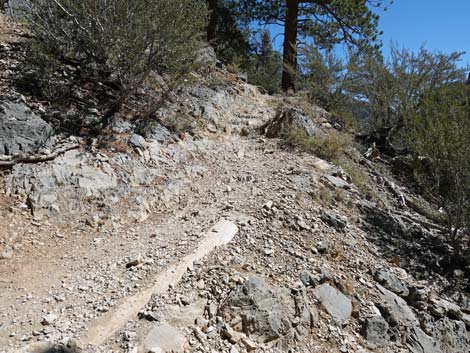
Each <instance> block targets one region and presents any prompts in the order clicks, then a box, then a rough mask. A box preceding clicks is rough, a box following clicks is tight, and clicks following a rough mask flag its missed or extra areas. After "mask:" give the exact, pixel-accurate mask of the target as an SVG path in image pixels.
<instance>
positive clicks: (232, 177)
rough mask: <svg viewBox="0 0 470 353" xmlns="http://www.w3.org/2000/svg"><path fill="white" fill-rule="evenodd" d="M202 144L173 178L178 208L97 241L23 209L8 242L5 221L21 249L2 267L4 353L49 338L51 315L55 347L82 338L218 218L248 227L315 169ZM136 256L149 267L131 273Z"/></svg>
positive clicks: (229, 142)
mask: <svg viewBox="0 0 470 353" xmlns="http://www.w3.org/2000/svg"><path fill="white" fill-rule="evenodd" d="M203 145H204V147H203V149H204V152H202V154H201V155H200V156H198V157H199V158H195V159H194V160H193V162H192V163H191V164H188V165H185V166H184V167H183V169H182V170H180V171H179V172H178V173H177V174H178V175H176V176H175V179H177V180H179V188H178V196H175V202H173V206H172V208H170V209H168V208H167V209H165V210H164V211H162V212H156V213H154V214H152V215H151V216H150V217H149V218H148V219H147V220H146V221H145V222H142V223H140V224H132V225H118V226H117V227H116V229H113V230H111V231H105V232H101V233H100V232H98V231H97V230H91V229H90V228H89V227H87V228H85V229H67V228H64V227H63V226H60V225H55V224H53V223H52V222H47V221H46V222H44V223H37V222H36V221H34V220H33V219H32V218H31V216H29V215H27V211H22V212H21V211H18V209H17V208H15V210H14V212H13V215H11V213H10V214H9V211H4V213H3V217H2V220H1V222H2V225H4V226H3V227H2V228H1V229H2V231H1V233H2V234H4V235H5V234H10V233H9V231H8V230H7V229H8V222H10V223H12V224H15V227H14V228H15V232H17V233H18V237H20V238H22V247H21V248H20V249H19V250H18V255H15V256H14V257H13V258H12V259H10V260H8V261H2V262H0V273H2V280H1V282H0V293H2V300H1V302H0V313H1V316H2V318H1V322H2V324H0V346H2V347H8V346H13V347H14V346H19V345H21V344H23V343H20V342H22V341H24V343H26V342H27V341H30V340H34V339H35V335H43V333H42V331H43V329H44V325H43V324H42V323H41V321H42V318H43V317H44V316H46V315H47V314H49V313H52V314H53V315H54V317H57V322H55V323H54V325H53V327H54V329H52V327H51V330H49V331H52V332H50V333H48V334H47V337H48V338H52V339H54V338H56V337H57V338H59V337H64V336H75V335H76V334H78V333H80V332H81V331H83V330H84V329H85V327H86V326H87V324H88V322H89V320H90V319H91V318H93V317H94V316H99V315H101V314H102V313H104V312H107V311H108V310H110V308H112V307H113V306H114V305H115V304H116V303H117V302H118V301H119V300H120V299H121V298H122V297H127V296H130V295H132V294H133V293H136V292H137V291H138V290H139V288H142V287H148V286H151V285H152V283H151V281H149V280H148V279H151V278H153V277H154V276H155V274H158V273H159V271H160V270H161V269H162V268H164V267H165V266H167V265H168V264H169V263H173V262H174V260H175V259H178V258H182V257H183V256H184V255H185V254H186V253H188V251H191V249H192V248H193V247H194V246H195V244H197V242H198V237H199V236H200V234H201V233H202V232H203V230H204V229H208V228H210V225H211V224H214V223H215V222H216V221H218V220H219V219H220V218H227V219H229V220H232V221H234V222H236V223H239V222H246V221H247V219H249V218H250V217H252V216H253V214H254V213H256V212H257V211H258V209H259V207H260V206H262V205H263V204H264V203H265V202H267V201H268V200H270V199H272V198H274V197H275V196H276V194H277V193H278V190H279V189H281V190H282V189H284V190H285V191H286V192H290V190H289V187H288V186H287V185H283V184H284V182H285V180H283V179H285V178H286V176H285V175H284V173H280V170H281V169H282V170H284V171H288V170H290V171H293V172H294V173H295V171H300V172H301V173H302V171H303V172H306V173H308V174H309V175H310V172H309V170H310V171H313V170H314V169H312V168H313V163H314V161H315V160H316V158H315V157H312V156H307V155H305V156H296V155H292V154H291V153H290V152H283V151H281V150H278V147H277V146H276V145H275V144H272V143H267V142H266V141H264V140H259V138H258V137H253V138H242V137H239V136H232V137H229V138H228V139H223V140H221V141H209V140H207V141H206V142H204V144H203ZM274 152H275V153H274ZM305 169H307V171H305ZM168 177H170V178H171V177H172V176H168ZM309 178H310V177H309ZM309 178H308V179H309ZM309 182H310V180H309ZM306 186H307V185H306ZM300 187H301V186H300ZM15 213H17V214H15ZM25 239H28V240H29V241H26V242H25ZM137 254H139V255H141V257H142V260H141V261H142V263H141V264H140V265H139V266H136V267H135V268H129V269H128V268H126V264H127V263H128V262H129V261H131V260H132V257H133V256H137ZM20 308H21V310H19V309H20ZM46 328H47V327H46ZM46 332H47V330H46Z"/></svg>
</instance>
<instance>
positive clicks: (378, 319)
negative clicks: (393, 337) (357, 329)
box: [363, 315, 388, 349]
mask: <svg viewBox="0 0 470 353" xmlns="http://www.w3.org/2000/svg"><path fill="white" fill-rule="evenodd" d="M363 334H364V337H365V338H366V340H367V343H368V346H369V347H370V348H373V349H374V348H381V347H384V346H385V345H386V344H387V341H388V323H387V321H385V319H384V318H383V317H382V316H380V315H376V316H372V317H370V318H367V319H366V321H365V322H364V327H363Z"/></svg>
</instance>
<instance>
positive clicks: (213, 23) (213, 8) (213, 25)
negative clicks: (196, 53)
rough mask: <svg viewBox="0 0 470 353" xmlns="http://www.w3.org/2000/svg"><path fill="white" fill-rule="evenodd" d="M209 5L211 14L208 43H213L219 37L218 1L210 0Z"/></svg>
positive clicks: (208, 26)
mask: <svg viewBox="0 0 470 353" xmlns="http://www.w3.org/2000/svg"><path fill="white" fill-rule="evenodd" d="M207 5H208V6H207V7H208V9H209V13H210V17H209V23H208V24H207V41H208V42H209V43H212V42H213V41H214V40H215V37H216V35H217V21H218V15H219V14H218V11H217V5H218V0H208V1H207Z"/></svg>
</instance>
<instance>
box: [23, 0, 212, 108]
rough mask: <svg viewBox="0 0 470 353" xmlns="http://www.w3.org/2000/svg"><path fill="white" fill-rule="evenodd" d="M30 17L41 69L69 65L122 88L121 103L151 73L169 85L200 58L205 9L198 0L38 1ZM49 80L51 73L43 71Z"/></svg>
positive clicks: (38, 69) (179, 78) (183, 74)
mask: <svg viewBox="0 0 470 353" xmlns="http://www.w3.org/2000/svg"><path fill="white" fill-rule="evenodd" d="M31 4H32V6H31V11H30V13H29V15H28V20H29V23H30V25H31V30H32V34H33V42H32V46H31V47H32V51H31V54H32V56H33V57H34V60H35V62H36V63H37V73H40V72H39V71H40V70H42V69H48V70H49V71H50V70H53V69H54V68H56V67H57V66H59V65H62V64H64V63H65V64H67V65H71V66H73V67H78V68H79V69H80V70H79V71H80V75H81V76H82V77H83V76H86V77H88V78H95V79H98V80H106V81H109V82H112V84H113V85H115V86H117V87H119V92H120V94H119V97H118V99H117V101H118V103H122V102H123V101H124V100H125V99H126V98H127V97H128V96H130V95H131V94H133V93H134V92H136V90H138V89H139V88H140V87H142V86H143V85H144V83H145V82H146V80H148V78H149V77H150V75H151V73H152V72H155V73H158V74H159V75H160V76H161V77H165V78H166V80H165V82H162V81H161V80H160V81H159V80H154V81H153V84H155V83H156V82H159V83H160V86H165V85H166V84H167V83H175V82H180V81H181V78H182V77H184V76H185V75H186V74H187V73H188V72H189V71H190V70H191V69H192V68H193V64H194V63H195V62H196V56H197V52H198V49H199V48H200V45H201V41H200V39H201V33H202V30H203V29H204V25H205V22H206V15H207V14H206V8H205V5H204V3H203V2H202V1H198V0H132V1H128V0H33V1H31ZM43 78H44V79H45V80H48V79H49V75H48V72H45V75H44V76H43Z"/></svg>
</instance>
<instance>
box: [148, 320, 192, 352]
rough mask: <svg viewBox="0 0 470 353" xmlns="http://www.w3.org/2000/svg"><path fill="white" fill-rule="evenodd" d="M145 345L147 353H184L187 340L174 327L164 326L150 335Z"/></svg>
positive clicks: (153, 330)
mask: <svg viewBox="0 0 470 353" xmlns="http://www.w3.org/2000/svg"><path fill="white" fill-rule="evenodd" d="M143 345H144V351H145V352H146V353H170V352H171V353H183V352H184V350H185V346H186V338H185V337H184V336H183V335H182V334H181V333H180V332H179V331H178V330H177V329H175V328H174V327H172V326H170V325H168V324H162V325H160V326H156V327H154V328H153V329H152V330H151V331H150V332H149V333H148V335H147V337H146V338H145V340H144V343H143Z"/></svg>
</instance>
